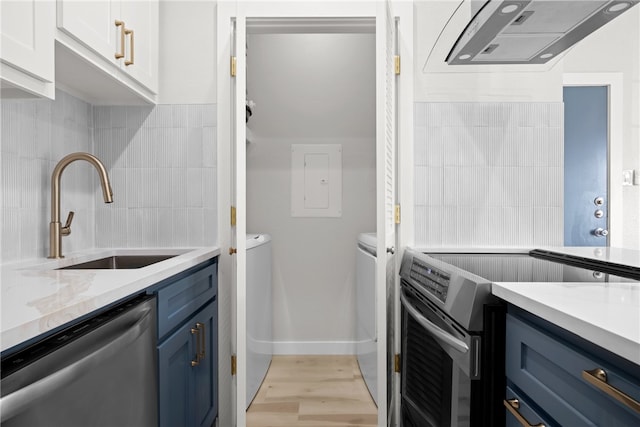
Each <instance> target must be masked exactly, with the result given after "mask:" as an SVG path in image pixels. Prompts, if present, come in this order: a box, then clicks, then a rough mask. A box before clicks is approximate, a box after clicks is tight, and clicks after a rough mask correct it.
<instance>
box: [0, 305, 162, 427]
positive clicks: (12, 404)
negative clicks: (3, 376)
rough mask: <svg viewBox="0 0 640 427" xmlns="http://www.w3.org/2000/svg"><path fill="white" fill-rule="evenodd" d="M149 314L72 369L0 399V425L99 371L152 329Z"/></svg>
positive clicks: (148, 310)
mask: <svg viewBox="0 0 640 427" xmlns="http://www.w3.org/2000/svg"><path fill="white" fill-rule="evenodd" d="M152 312H153V310H152V308H149V307H146V308H143V309H141V310H140V312H139V313H136V315H137V319H136V322H135V324H133V325H132V326H127V327H126V330H125V331H124V332H123V333H122V334H121V335H119V336H118V337H117V338H115V339H112V340H109V341H108V342H107V343H106V344H104V345H103V346H101V347H100V348H98V349H97V350H95V351H93V352H92V353H89V354H88V355H86V356H85V357H83V358H81V359H79V360H77V361H76V362H74V363H72V364H71V365H68V366H65V367H64V368H62V369H60V370H58V371H56V372H54V373H52V374H50V375H47V376H46V377H44V378H41V379H39V380H38V381H35V382H33V383H31V384H29V385H28V386H26V387H23V388H21V389H18V390H16V391H14V392H13V393H11V394H8V395H6V396H4V397H2V398H1V399H0V414H1V415H0V423H3V422H5V421H6V420H8V419H11V418H13V417H14V416H15V415H17V414H18V413H20V412H21V411H23V410H24V409H26V408H27V407H28V406H29V405H31V404H32V403H33V402H35V401H37V400H39V399H41V398H44V397H46V396H47V395H50V394H51V393H54V392H55V391H56V390H59V389H61V388H63V387H65V386H66V385H68V384H71V383H72V382H73V381H75V380H76V379H77V378H79V377H81V376H82V375H84V374H85V373H87V372H88V371H90V370H92V369H99V367H100V365H101V364H102V363H103V362H104V361H105V360H107V359H108V358H110V357H112V356H114V355H116V354H118V353H119V352H120V351H121V350H122V349H124V348H126V347H127V346H128V345H129V344H131V343H133V342H134V341H135V340H136V339H138V337H140V335H142V334H143V333H144V331H145V330H146V329H148V328H149V327H151V322H152V317H153V316H152Z"/></svg>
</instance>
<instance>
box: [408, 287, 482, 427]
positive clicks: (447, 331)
mask: <svg viewBox="0 0 640 427" xmlns="http://www.w3.org/2000/svg"><path fill="white" fill-rule="evenodd" d="M400 300H401V302H402V373H401V394H402V403H401V410H402V426H403V427H450V426H451V427H454V426H455V427H465V426H470V425H471V424H470V418H471V389H472V382H471V380H472V378H473V379H475V378H477V377H478V376H479V366H478V365H479V357H478V356H477V355H478V348H479V344H480V342H479V340H480V337H478V336H473V335H470V334H468V333H467V332H466V331H464V330H462V328H460V327H459V326H458V325H456V324H455V323H454V322H453V321H452V320H450V319H448V318H447V316H446V315H445V314H444V313H443V312H441V311H440V310H439V309H438V307H436V306H435V305H434V304H433V303H431V302H430V301H428V300H427V299H426V298H425V297H424V296H423V295H421V294H420V293H419V292H417V291H415V290H414V289H413V288H412V286H411V285H406V284H405V285H403V286H402V291H401V296H400Z"/></svg>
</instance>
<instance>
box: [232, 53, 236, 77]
mask: <svg viewBox="0 0 640 427" xmlns="http://www.w3.org/2000/svg"><path fill="white" fill-rule="evenodd" d="M235 76H236V57H235V56H232V57H231V77H235Z"/></svg>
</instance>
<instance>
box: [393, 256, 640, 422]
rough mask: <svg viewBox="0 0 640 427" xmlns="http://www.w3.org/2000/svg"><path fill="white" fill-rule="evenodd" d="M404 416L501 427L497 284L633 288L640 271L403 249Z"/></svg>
mask: <svg viewBox="0 0 640 427" xmlns="http://www.w3.org/2000/svg"><path fill="white" fill-rule="evenodd" d="M400 278H401V281H400V283H401V285H400V287H401V297H400V298H401V302H402V367H401V414H402V415H401V418H402V425H403V426H404V427H450V426H455V427H467V426H470V427H476V426H491V427H494V426H503V425H504V424H505V411H504V408H503V406H502V405H503V404H502V400H503V399H504V393H505V390H506V384H505V376H504V329H505V326H504V319H505V315H504V310H505V307H504V305H503V304H501V303H500V302H499V301H498V300H497V299H496V298H494V297H493V296H492V295H491V284H492V283H495V282H581V283H582V282H603V283H604V282H625V281H628V282H635V281H636V280H638V279H640V269H638V270H636V271H630V270H629V269H628V268H627V269H623V268H621V267H620V266H617V265H616V264H611V263H604V262H595V261H593V260H585V259H581V258H576V257H570V256H565V255H562V254H557V253H553V252H548V251H541V250H533V251H530V252H520V253H514V252H511V253H428V254H425V253H420V252H416V251H412V250H407V251H405V255H404V256H403V259H402V266H401V269H400Z"/></svg>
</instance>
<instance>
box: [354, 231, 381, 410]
mask: <svg viewBox="0 0 640 427" xmlns="http://www.w3.org/2000/svg"><path fill="white" fill-rule="evenodd" d="M376 246H377V238H376V233H362V234H360V235H358V249H357V254H356V355H357V358H358V365H360V372H362V377H363V378H364V381H365V383H366V384H367V388H368V389H369V393H370V394H371V397H372V398H373V400H374V402H376V405H377V404H378V401H377V394H378V378H377V359H378V358H377V341H378V334H377V330H376V264H377V258H376Z"/></svg>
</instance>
